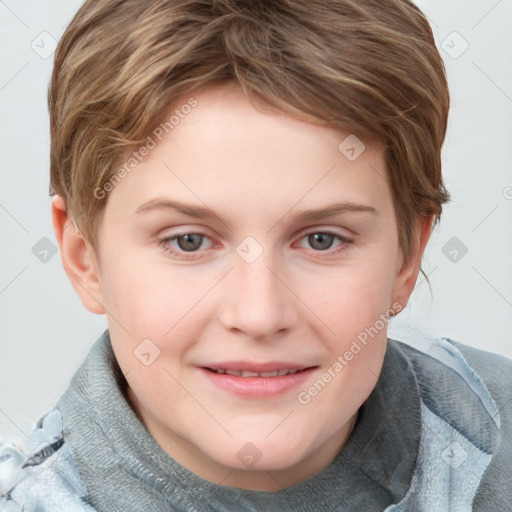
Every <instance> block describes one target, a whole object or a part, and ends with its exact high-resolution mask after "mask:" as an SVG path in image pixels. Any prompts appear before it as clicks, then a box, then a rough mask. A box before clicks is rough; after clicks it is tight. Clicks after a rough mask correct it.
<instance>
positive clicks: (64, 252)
mask: <svg viewBox="0 0 512 512" xmlns="http://www.w3.org/2000/svg"><path fill="white" fill-rule="evenodd" d="M52 218H53V229H54V231H55V237H56V239H57V242H58V244H59V249H60V254H61V258H62V264H63V266H64V270H65V271H66V274H67V275H68V278H69V280H70V281H71V284H72V285H73V288H74V289H75V291H76V293H77V294H78V296H79V297H80V300H81V301H82V304H83V305H84V306H85V307H86V308H87V309H88V310H89V311H90V312H91V313H96V314H99V315H101V314H104V313H105V308H104V307H103V297H102V293H101V282H100V275H99V270H98V268H97V265H96V262H95V257H94V252H93V250H92V248H91V247H90V245H89V243H88V242H86V240H85V239H84V238H83V237H82V235H81V234H80V232H79V230H78V227H77V226H76V225H75V224H74V222H73V221H72V220H71V218H70V217H69V215H68V212H67V208H66V203H65V201H64V198H62V197H61V196H58V195H56V196H53V198H52Z"/></svg>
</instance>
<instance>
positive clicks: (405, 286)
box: [392, 216, 434, 309]
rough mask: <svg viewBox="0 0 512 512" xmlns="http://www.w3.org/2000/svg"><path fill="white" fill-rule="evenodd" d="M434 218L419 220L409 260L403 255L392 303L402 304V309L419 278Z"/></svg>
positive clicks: (396, 277)
mask: <svg viewBox="0 0 512 512" xmlns="http://www.w3.org/2000/svg"><path fill="white" fill-rule="evenodd" d="M433 219H434V217H433V216H430V217H428V218H427V219H422V220H419V221H418V222H417V225H416V232H415V240H414V245H413V247H412V251H411V256H410V258H409V259H407V260H404V258H403V257H402V258H401V263H400V266H399V268H398V272H397V274H396V276H395V283H394V286H393V302H392V304H395V303H398V304H400V305H401V307H402V309H404V308H405V306H406V305H407V302H408V301H409V297H410V296H411V293H412V291H413V290H414V286H415V284H416V280H417V279H418V273H419V271H420V265H421V258H422V256H423V252H424V251H425V247H426V245H427V242H428V240H429V238H430V234H431V232H432V222H433Z"/></svg>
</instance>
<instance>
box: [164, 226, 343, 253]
mask: <svg viewBox="0 0 512 512" xmlns="http://www.w3.org/2000/svg"><path fill="white" fill-rule="evenodd" d="M202 229H203V228H201V229H200V230H194V229H189V230H187V229H181V230H180V231H179V232H176V233H173V234H170V235H168V236H165V237H161V238H159V239H158V240H157V243H158V246H159V247H162V248H163V249H164V250H165V251H166V252H169V253H170V254H171V255H174V256H176V257H178V258H181V259H183V260H194V259H199V258H201V257H202V256H201V255H202V253H204V252H205V250H204V249H203V250H197V251H191V252H187V251H182V250H177V249H174V248H172V249H169V248H168V247H166V244H170V243H171V242H174V241H175V240H176V239H177V238H179V237H181V236H185V235H198V236H200V237H203V239H205V238H206V239H209V240H210V241H211V242H212V246H211V247H209V249H211V248H212V247H215V245H216V243H215V241H214V240H213V239H212V237H210V236H209V235H208V234H207V233H205V232H204V231H203V230H202ZM318 233H324V234H327V235H331V236H333V237H334V238H335V239H336V240H338V241H339V242H340V244H339V245H338V246H336V247H335V248H334V249H331V248H328V249H326V250H325V251H321V250H314V249H310V251H311V252H313V253H316V254H325V255H326V256H325V257H329V256H333V257H334V256H336V255H337V254H338V253H341V252H342V251H344V250H345V249H346V248H347V246H348V245H350V244H352V243H353V239H352V237H349V236H345V235H343V234H340V233H337V232H336V230H334V229H331V228H326V229H323V228H322V227H321V226H310V227H309V228H305V230H303V231H302V232H300V233H299V235H297V236H298V242H300V241H302V240H303V239H304V238H305V237H306V236H309V235H313V234H318Z"/></svg>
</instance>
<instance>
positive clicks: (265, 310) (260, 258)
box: [222, 237, 294, 338]
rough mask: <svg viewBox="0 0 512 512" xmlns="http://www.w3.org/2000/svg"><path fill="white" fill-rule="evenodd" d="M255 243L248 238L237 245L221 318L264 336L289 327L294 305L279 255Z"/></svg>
mask: <svg viewBox="0 0 512 512" xmlns="http://www.w3.org/2000/svg"><path fill="white" fill-rule="evenodd" d="M248 238H250V237H248ZM256 244H257V242H255V240H254V239H253V240H245V241H244V242H242V243H241V244H240V245H239V246H238V247H237V248H236V252H237V254H236V255H235V259H234V268H233V270H232V272H230V279H228V282H227V297H226V301H225V302H224V305H223V306H222V307H223V313H222V318H223V321H224V324H225V327H226V328H236V329H238V330H242V331H244V332H245V333H246V334H247V335H248V336H250V337H252V338H258V337H259V338H261V337H265V336H271V335H272V334H274V333H276V332H278V331H280V330H282V329H284V328H286V327H289V325H290V323H291V322H293V320H294V314H293V308H294V305H293V304H292V298H293V294H291V293H290V291H289V290H288V289H287V287H286V286H285V285H284V283H283V282H282V281H281V279H283V278H282V277H281V278H279V277H278V276H279V270H278V268H279V265H278V264H277V261H276V258H275V257H274V255H273V254H272V253H271V251H270V250H264V249H263V247H262V246H261V245H260V244H257V245H256ZM258 246H259V247H258ZM283 280H284V279H283Z"/></svg>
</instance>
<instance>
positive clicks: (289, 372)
mask: <svg viewBox="0 0 512 512" xmlns="http://www.w3.org/2000/svg"><path fill="white" fill-rule="evenodd" d="M205 369H206V370H209V371H211V372H213V373H217V374H219V375H233V376H236V377H264V378H267V377H283V376H285V375H295V374H296V373H300V372H305V371H306V370H308V369H309V368H304V369H301V370H298V369H295V370H274V371H272V372H251V371H247V370H226V369H224V368H207V367H206V368H205Z"/></svg>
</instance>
